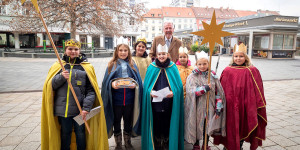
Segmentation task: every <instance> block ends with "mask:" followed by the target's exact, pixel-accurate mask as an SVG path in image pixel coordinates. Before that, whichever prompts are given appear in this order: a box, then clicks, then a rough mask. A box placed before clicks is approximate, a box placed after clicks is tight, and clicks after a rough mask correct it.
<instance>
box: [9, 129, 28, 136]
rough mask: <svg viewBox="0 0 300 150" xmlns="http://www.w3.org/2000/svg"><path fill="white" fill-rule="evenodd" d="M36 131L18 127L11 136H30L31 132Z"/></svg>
mask: <svg viewBox="0 0 300 150" xmlns="http://www.w3.org/2000/svg"><path fill="white" fill-rule="evenodd" d="M33 129H34V127H26V128H24V127H18V128H17V129H15V130H14V131H13V132H11V133H10V134H9V136H18V135H28V134H29V133H31V131H32V130H33Z"/></svg>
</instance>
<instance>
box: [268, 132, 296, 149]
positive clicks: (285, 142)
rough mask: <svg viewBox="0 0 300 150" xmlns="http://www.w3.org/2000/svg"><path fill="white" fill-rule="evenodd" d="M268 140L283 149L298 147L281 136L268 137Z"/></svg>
mask: <svg viewBox="0 0 300 150" xmlns="http://www.w3.org/2000/svg"><path fill="white" fill-rule="evenodd" d="M268 139H270V140H271V141H273V142H275V143H276V144H278V145H279V146H281V147H287V146H294V145H297V143H295V142H293V141H292V140H290V139H287V138H285V137H284V136H281V135H276V136H270V137H268Z"/></svg>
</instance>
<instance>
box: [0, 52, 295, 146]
mask: <svg viewBox="0 0 300 150" xmlns="http://www.w3.org/2000/svg"><path fill="white" fill-rule="evenodd" d="M192 57H193V56H192ZM192 57H191V58H192ZM109 59H110V58H101V59H100V58H97V59H90V62H91V63H92V64H93V65H94V66H95V70H96V74H97V75H98V83H99V84H100V83H101V81H102V80H101V79H102V78H103V75H104V70H105V68H106V65H107V62H108V61H109ZM216 59H217V57H213V60H214V61H213V63H212V66H213V67H212V68H215V63H216ZM230 59H231V58H230V57H221V61H220V62H221V64H220V66H219V69H218V70H219V71H218V74H220V73H221V71H220V70H223V69H224V68H225V67H226V66H227V64H228V63H229V61H230ZM55 61H56V59H27V58H0V82H1V85H2V86H1V88H0V149H1V150H6V149H7V150H12V149H14V150H19V149H24V150H35V149H41V148H40V137H41V133H40V128H41V127H40V114H41V110H40V109H41V103H42V98H41V97H42V93H41V92H28V91H32V90H41V89H42V85H43V82H44V79H45V78H46V74H47V72H48V69H49V68H50V66H51V64H53V62H55ZM194 61H195V60H193V59H192V63H194ZM253 63H254V65H255V66H257V67H258V68H259V70H260V71H261V74H262V78H263V80H264V90H265V96H266V101H267V115H268V126H267V139H266V140H265V141H264V142H263V147H260V148H258V149H260V150H261V149H264V150H275V149H278V150H281V149H288V150H298V149H300V108H299V105H300V98H299V97H300V91H299V89H300V80H294V79H299V78H300V77H299V73H300V69H299V65H300V58H297V59H295V60H263V59H254V60H253ZM277 68H278V69H277ZM9 91H19V92H17V93H11V92H9ZM22 91H23V92H22ZM210 140H212V138H210ZM132 142H133V145H134V147H135V148H136V149H141V144H140V137H137V138H134V139H132ZM109 144H110V149H113V148H114V139H113V138H111V139H109ZM210 145H211V146H212V149H222V148H223V147H222V146H213V145H212V144H211V142H210ZM243 147H244V149H245V150H248V149H249V147H250V145H249V144H248V143H245V144H244V146H243ZM185 149H187V150H188V149H192V145H191V144H186V145H185Z"/></svg>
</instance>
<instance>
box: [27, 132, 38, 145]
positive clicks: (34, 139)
mask: <svg viewBox="0 0 300 150" xmlns="http://www.w3.org/2000/svg"><path fill="white" fill-rule="evenodd" d="M23 142H25V143H26V142H41V133H30V134H29V135H28V136H27V137H26V138H25V139H24V140H23Z"/></svg>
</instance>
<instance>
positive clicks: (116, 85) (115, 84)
mask: <svg viewBox="0 0 300 150" xmlns="http://www.w3.org/2000/svg"><path fill="white" fill-rule="evenodd" d="M111 87H112V88H114V89H119V87H118V83H117V81H114V82H112V83H111Z"/></svg>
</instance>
